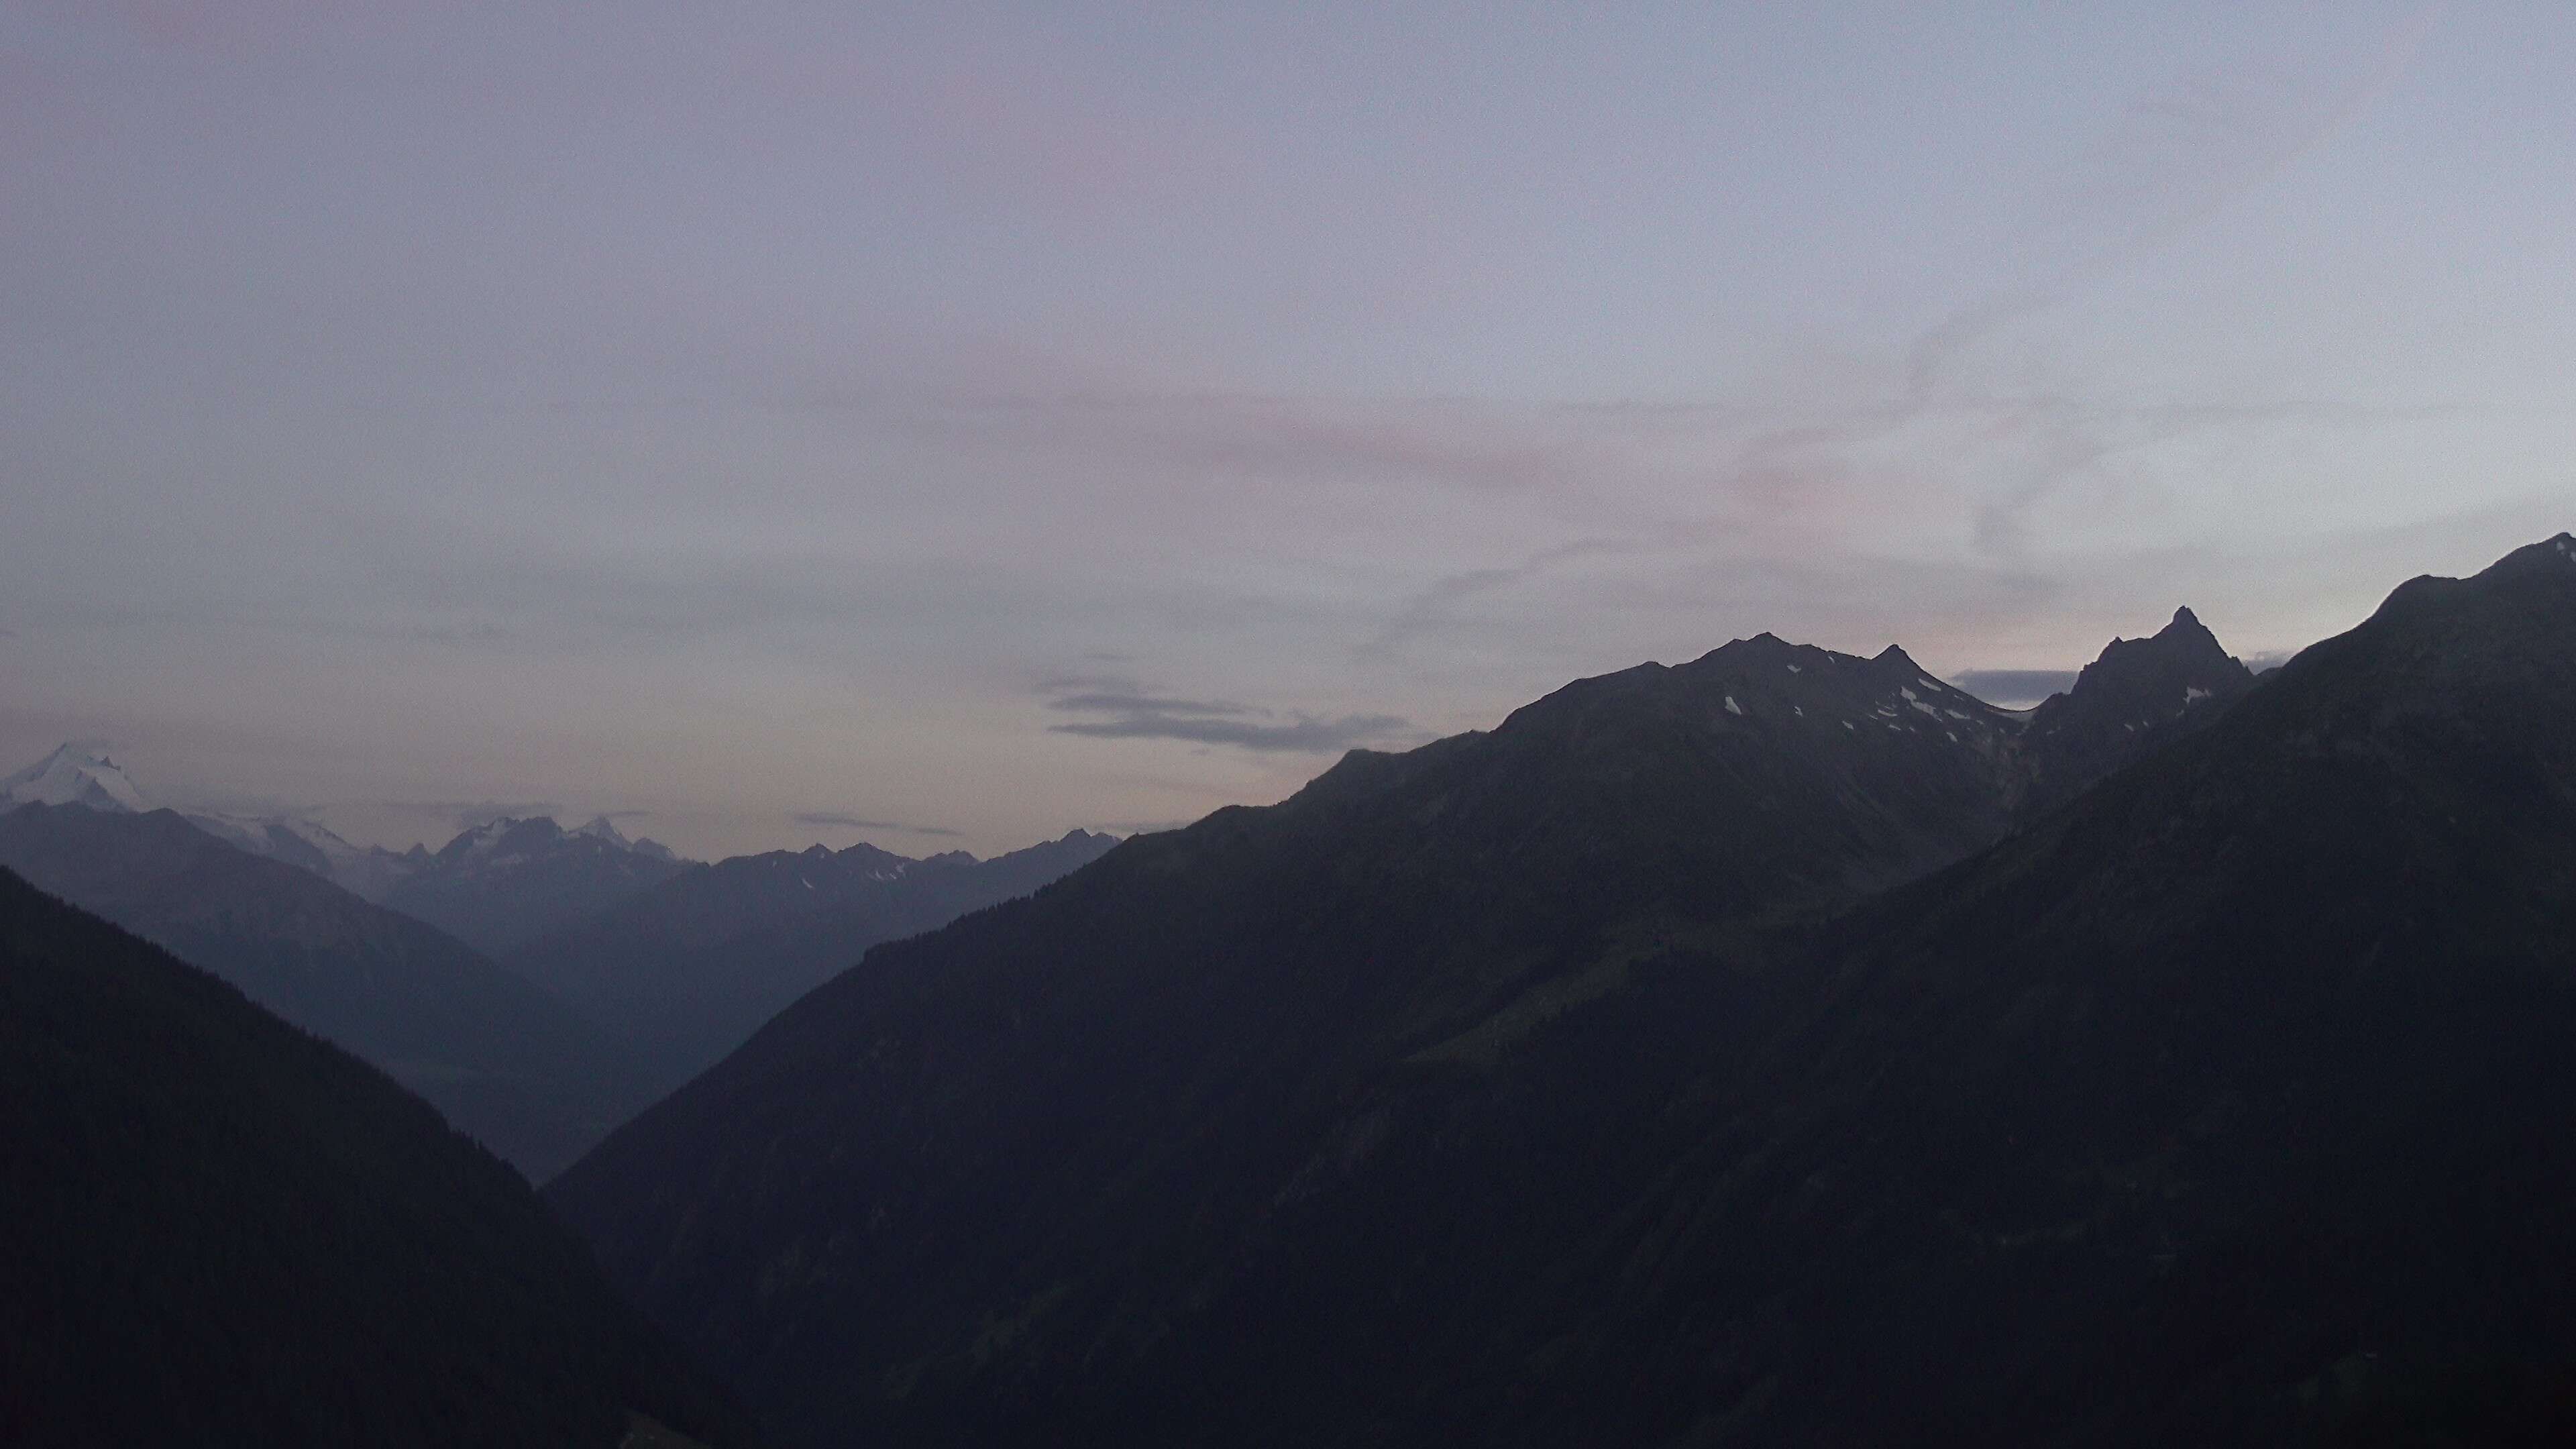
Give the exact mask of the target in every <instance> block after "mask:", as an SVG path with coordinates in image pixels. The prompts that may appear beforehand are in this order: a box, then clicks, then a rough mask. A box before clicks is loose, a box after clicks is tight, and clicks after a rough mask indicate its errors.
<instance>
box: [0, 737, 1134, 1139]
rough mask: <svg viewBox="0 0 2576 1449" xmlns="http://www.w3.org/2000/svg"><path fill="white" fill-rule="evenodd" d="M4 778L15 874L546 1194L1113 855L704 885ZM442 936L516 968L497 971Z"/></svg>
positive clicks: (710, 873)
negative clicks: (888, 964) (981, 919)
mask: <svg viewBox="0 0 2576 1449" xmlns="http://www.w3.org/2000/svg"><path fill="white" fill-rule="evenodd" d="M5 784H6V788H5V790H0V804H6V805H7V806H8V807H9V808H7V809H6V810H5V812H0V865H5V866H7V867H8V868H11V869H14V870H16V871H18V872H20V873H21V874H22V875H24V876H25V877H27V878H28V879H29V880H31V881H33V882H35V883H36V884H38V885H39V886H40V887H42V888H43V889H46V890H48V891H51V892H53V893H55V894H57V895H60V896H62V897H64V898H66V899H68V900H71V901H73V902H75V903H76V904H78V905H80V906H81V907H83V908H84V909H87V910H91V911H94V912H96V913H98V914H100V915H102V916H105V917H107V918H108V919H110V920H112V921H115V922H116V923H118V924H119V925H122V926H124V927H126V928H127V929H129V930H132V931H134V932H136V933H137V934H139V935H142V936H144V937H146V938H147V939H150V940H152V941H154V942H156V943H157V944H160V945H162V946H163V947H165V948H167V949H169V950H170V951H172V952H173V953H175V954H177V955H178V956H179V957H181V958H182V959H183V960H186V961H188V962H190V963H191V964H193V965H196V966H199V967H202V968H204V969H207V970H210V971H212V972H214V973H215V974H217V975H219V976H221V977H223V978H224V979H225V980H227V981H230V982H232V983H233V984H234V985H236V986H238V987H240V988H241V989H243V990H244V991H245V992H247V993H248V994H249V995H250V996H251V998H252V999H253V1000H255V1001H258V1002H259V1003H260V1004H261V1005H263V1006H265V1007H267V1008H269V1009H270V1010H272V1011H275V1012H276V1013H278V1014H279V1015H280V1016H282V1017H284V1018H285V1019H286V1020H288V1021H290V1022H293V1023H294V1024H296V1025H298V1026H301V1027H304V1028H305V1029H307V1030H310V1031H313V1032H316V1033H319V1034H321V1035H322V1036H324V1037H326V1038H328V1039H329V1040H331V1041H333V1042H335V1043H338V1044H339V1045H341V1046H344V1047H346V1048H348V1049H349V1050H351V1051H353V1052H355V1053H357V1054H358V1055H359V1056H361V1057H364V1058H365V1059H367V1060H368V1061H370V1062H373V1063H375V1064H376V1065H377V1066H379V1067H382V1068H383V1069H385V1070H386V1071H388V1072H390V1073H392V1074H393V1075H394V1076H395V1077H396V1078H397V1079H398V1080H400V1081H402V1082H403V1083H404V1084H405V1085H407V1086H409V1087H411V1088H412V1089H413V1090H415V1091H417V1092H419V1093H421V1094H422V1095H423V1096H425V1097H427V1098H428V1099H429V1100H430V1101H432V1102H433V1103H435V1104H436V1105H437V1106H438V1107H439V1108H440V1110H442V1111H443V1112H445V1113H446V1114H447V1115H448V1117H449V1119H450V1120H451V1121H452V1122H454V1123H455V1124H456V1125H457V1126H459V1127H460V1128H463V1129H464V1130H466V1131H467V1132H469V1133H471V1134H472V1135H474V1136H475V1137H476V1138H477V1139H478V1140H480V1141H482V1142H484V1143H485V1144H487V1145H489V1146H490V1147H491V1148H492V1149H493V1150H494V1151H496V1152H498V1153H500V1154H501V1155H502V1156H503V1157H505V1158H507V1159H508V1160H509V1161H510V1162H512V1163H514V1164H515V1165H517V1166H518V1167H520V1168H521V1169H522V1170H523V1171H525V1172H527V1173H528V1175H529V1176H530V1177H531V1178H534V1179H536V1180H538V1181H543V1180H545V1179H546V1178H547V1177H549V1176H551V1175H553V1174H554V1173H555V1172H556V1171H558V1170H560V1169H561V1168H562V1167H564V1166H565V1165H566V1164H568V1163H570V1162H571V1161H572V1160H573V1159H574V1158H575V1157H577V1156H578V1155H580V1153H581V1152H582V1151H584V1150H586V1149H587V1148H588V1147H589V1146H590V1145H592V1144H593V1143H595V1142H597V1141H598V1140H599V1138H600V1137H601V1136H603V1135H604V1134H605V1133H606V1132H607V1131H608V1129H609V1128H610V1127H612V1126H614V1125H616V1123H618V1122H620V1121H622V1120H624V1119H625V1118H626V1117H627V1116H628V1115H631V1114H632V1113H633V1112H634V1111H636V1110H637V1109H638V1108H640V1107H642V1106H643V1105H644V1104H645V1103H647V1102H649V1101H650V1100H652V1099H653V1098H654V1097H655V1096H658V1095H660V1094H661V1093H662V1092H665V1091H668V1090H669V1089H670V1088H672V1087H674V1086H677V1085H678V1084H679V1083H680V1082H682V1081H684V1080H686V1079H687V1078H688V1077H689V1076H690V1075H692V1074H694V1073H695V1072H696V1071H697V1070H699V1069H700V1068H702V1067H704V1066H705V1065H707V1064H708V1063H709V1062H712V1061H713V1060H715V1058H717V1057H718V1056H721V1055H722V1054H723V1053H724V1052H725V1051H726V1050H728V1049H730V1048H731V1047H732V1046H734V1045H735V1044H737V1043H738V1042H739V1041H741V1040H742V1039H743V1038H744V1037H747V1036H749V1035H750V1034H751V1032H752V1030H753V1029H754V1028H756V1027H757V1026H759V1025H760V1023H761V1022H762V1021H764V1020H766V1019H767V1018H768V1017H769V1016H771V1015H773V1014H775V1013H776V1011H777V1010H778V1009H779V1008H781V1007H783V1006H785V1005H786V1004H787V1003H788V1002H789V1001H792V1000H793V999H795V997H797V996H799V995H801V994H803V993H804V992H805V991H807V990H809V989H811V988H812V987H813V986H815V985H818V984H820V983H821V982H822V981H823V980H824V979H826V978H827V977H829V976H830V975H831V974H833V973H834V972H836V971H838V970H840V969H842V968H844V967H847V966H849V965H851V964H853V963H855V962H856V961H857V960H858V958H859V956H860V955H861V954H862V953H863V952H864V951H865V950H866V949H867V948H868V947H870V946H872V945H875V944H876V943H878V942H880V941H883V940H888V939H891V938H893V937H896V936H901V935H909V934H914V933H917V932H920V931H925V930H928V929H931V928H933V927H935V926H939V925H942V924H945V923H946V922H947V921H948V920H950V919H951V918H953V917H955V916H957V915H958V914H960V913H962V912H965V911H968V910H972V909H976V908H979V907H982V906H986V905H990V904H992V903H994V902H997V901H1000V900H1004V899H1007V898H1009V897H1011V896H1013V895H1019V894H1024V893H1026V892H1027V891H1029V890H1032V889H1034V888H1036V887H1037V886H1038V885H1041V884H1043V883H1045V882H1046V881H1048V880H1052V879H1054V878H1055V877H1056V876H1058V875H1061V874H1063V873H1065V872H1066V871H1069V870H1071V869H1073V868H1074V867H1076V866H1078V865H1081V864H1083V863H1084V862H1086V861H1088V860H1090V859H1091V858H1093V857H1094V856H1096V855H1097V854H1099V853H1100V852H1101V851H1103V850H1105V849H1107V848H1108V847H1109V845H1111V844H1113V843H1114V842H1112V841H1111V840H1110V839H1109V838H1107V837H1105V836H1098V835H1092V834H1089V833H1087V832H1083V831H1075V832H1072V833H1071V834H1069V835H1067V836H1066V837H1065V838H1064V839H1062V840H1059V841H1054V842H1049V843H1047V844H1044V845H1040V846H1035V847H1032V848H1030V849H1028V850H1025V851H1020V852H1016V853H1014V854H1011V855H1006V856H1002V857H999V858H997V859H994V860H991V861H978V860H977V859H976V858H975V857H973V856H971V855H968V854H966V853H964V852H962V851H956V852H950V853H948V854H945V855H940V856H935V857H932V858H931V859H929V860H925V861H915V860H910V859H907V858H905V857H902V856H896V855H892V854H888V853H886V852H882V851H878V850H876V849H875V848H874V847H871V846H857V847H853V848H851V849H849V850H846V851H842V852H839V853H838V854H835V853H833V852H829V851H825V850H823V849H822V848H821V847H819V846H818V847H816V848H815V849H814V850H812V851H807V852H804V853H802V854H793V853H789V852H778V853H775V854H773V855H768V856H747V857H740V858H737V859H734V860H728V861H724V862H721V863H718V864H715V865H701V864H697V863H694V862H689V861H683V860H680V859H679V858H678V857H676V856H675V855H673V854H672V853H671V852H670V851H668V850H667V849H665V848H663V847H661V846H659V845H657V844H655V843H654V842H652V841H650V840H629V839H628V838H626V836H625V835H624V834H622V833H621V832H620V831H618V830H617V828H616V827H615V825H614V824H613V823H612V822H610V821H608V820H607V819H605V818H601V819H597V820H593V821H592V822H591V823H590V824H588V825H585V826H581V827H578V828H575V829H569V830H567V829H565V828H563V827H562V826H560V825H558V824H557V823H556V822H554V821H553V820H551V819H544V818H536V819H508V818H505V819H497V820H493V821H489V822H486V823H484V824H482V825H479V826H475V827H473V828H470V829H468V830H465V831H463V832H461V833H460V834H458V835H457V836H456V837H455V838H454V839H452V840H451V841H449V842H448V843H447V844H446V845H445V846H444V847H442V848H441V849H439V850H437V851H435V852H432V851H430V850H427V849H426V848H423V847H417V846H416V847H414V848H413V849H411V850H409V851H405V852H399V853H398V852H394V851H390V850H385V849H383V848H381V847H368V848H363V849H362V848H360V847H356V846H353V845H351V844H349V842H347V841H345V840H343V839H341V838H340V837H339V836H337V835H335V834H333V833H332V832H330V831H329V830H327V829H326V828H324V827H322V826H320V825H318V824H316V823H314V822H311V821H309V820H305V819H302V818H298V817H292V816H266V817H243V816H227V815H210V814H204V813H198V814H189V815H184V816H183V815H181V814H179V813H177V812H175V811H170V810H156V809H153V808H152V807H151V805H150V804H149V802H148V800H147V798H146V797H145V795H144V794H143V792H142V791H141V790H140V789H138V788H137V787H136V786H135V783H134V781H133V780H132V779H131V777H130V776H128V775H127V773H126V772H125V771H124V770H123V769H122V768H121V767H119V766H118V765H117V764H116V763H115V762H114V761H113V760H111V759H109V758H108V757H107V756H105V755H103V754H100V753H97V752H95V751H91V750H86V749H83V748H80V747H78V746H73V745H66V746H64V747H62V748H61V749H59V750H56V751H55V752H54V753H53V754H52V755H50V756H48V757H47V758H46V759H45V760H43V761H40V762H38V763H37V764H36V765H34V766H32V767H30V768H28V769H26V770H23V771H20V772H19V773H18V774H16V775H13V776H10V777H9V778H8V780H7V782H5ZM352 881H357V882H359V883H362V884H369V885H370V888H369V889H367V890H363V891H361V890H356V889H352V888H351V886H350V883H351V882H352ZM433 922H435V923H437V924H433ZM442 926H448V927H458V928H461V929H462V930H463V931H465V932H470V933H471V935H472V937H473V938H474V939H475V940H479V941H482V942H486V943H499V944H500V945H503V946H508V945H511V944H513V943H520V949H519V950H517V951H516V952H515V953H514V954H513V955H512V958H511V960H510V961H509V962H508V963H507V964H506V965H505V964H495V962H494V961H493V960H492V959H491V957H490V955H489V954H488V952H487V950H485V949H479V948H478V947H477V946H476V945H474V944H471V943H470V942H469V941H468V940H465V939H460V937H459V936H458V935H457V934H453V933H451V932H450V931H449V930H447V929H442ZM548 932H551V934H550V935H549V934H545V933H548ZM531 938H539V940H532V939H531ZM540 940H541V942H542V944H540V943H539V942H540Z"/></svg>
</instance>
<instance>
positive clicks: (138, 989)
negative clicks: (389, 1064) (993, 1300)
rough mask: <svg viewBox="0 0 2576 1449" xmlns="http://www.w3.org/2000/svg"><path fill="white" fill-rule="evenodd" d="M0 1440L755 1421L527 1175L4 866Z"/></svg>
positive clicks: (453, 1437) (506, 1437)
mask: <svg viewBox="0 0 2576 1449" xmlns="http://www.w3.org/2000/svg"><path fill="white" fill-rule="evenodd" d="M0 1159H5V1160H6V1161H7V1163H8V1164H9V1168H8V1171H9V1187H8V1190H7V1191H6V1192H0V1240H5V1241H6V1242H8V1243H9V1244H10V1248H9V1251H7V1252H5V1253H0V1305H5V1311H0V1440H5V1441H6V1442H8V1443H10V1444H12V1445H23V1446H27V1449H53V1446H64V1449H87V1446H93V1445H101V1444H177V1443H193V1444H370V1445H387V1446H398V1445H418V1446H421V1449H450V1446H454V1445H459V1444H478V1445H495V1446H499V1445H528V1446H531V1449H534V1446H546V1449H555V1446H562V1445H594V1446H597V1449H610V1446H613V1445H616V1444H618V1443H619V1442H620V1440H621V1437H622V1436H623V1435H624V1434H625V1432H626V1431H627V1428H628V1425H629V1423H630V1416H631V1415H633V1414H635V1413H637V1412H641V1413H644V1414H649V1415H650V1416H652V1417H653V1418H654V1419H656V1420H659V1421H661V1422H664V1423H669V1424H672V1425H676V1426H679V1427H682V1428H684V1429H686V1430H687V1431H688V1432H689V1433H690V1434H692V1435H693V1436H696V1437H698V1438H700V1439H702V1440H704V1441H706V1442H708V1443H711V1444H716V1445H739V1444H748V1443H751V1442H753V1434H752V1432H751V1430H750V1428H749V1427H748V1423H747V1421H746V1420H745V1419H744V1418H743V1416H742V1415H741V1413H740V1411H739V1410H738V1409H736V1408H735V1407H734V1406H733V1405H732V1404H731V1402H730V1401H729V1398H728V1396H727V1395H726V1394H724V1393H723V1392H722V1391H721V1390H719V1389H717V1388H716V1387H715V1386H714V1385H713V1384H712V1382H711V1381H710V1380H708V1379H707V1378H706V1376H704V1375H703V1374H701V1373H699V1372H698V1371H696V1370H695V1369H694V1368H692V1367H690V1366H689V1365H688V1364H687V1363H686V1362H685V1361H684V1360H683V1359H682V1358H681V1357H680V1356H679V1354H678V1353H677V1352H676V1351H675V1350H674V1349H672V1348H671V1347H670V1346H669V1345H668V1344H667V1343H666V1342H664V1340H663V1339H662V1337H661V1336H660V1335H659V1334H658V1333H656V1332H655V1331H653V1330H652V1329H650V1328H649V1327H647V1326H646V1325H645V1323H644V1322H643V1320H642V1318H641V1317H640V1316H639V1315H637V1314H636V1313H635V1312H634V1310H632V1309H631V1308H629V1307H627V1306H626V1305H625V1304H624V1303H623V1302H621V1301H620V1300H619V1299H618V1298H617V1296H616V1295H615V1293H614V1292H612V1291H611V1289H610V1288H609V1286H608V1284H607V1283H606V1281H604V1280H603V1279H602V1278H601V1276H600V1274H599V1271H598V1268H597V1267H596V1265H595V1264H594V1263H593V1262H592V1261H591V1259H590V1256H589V1254H588V1253H587V1252H586V1251H584V1249H583V1247H582V1245H581V1244H580V1243H579V1242H578V1241H577V1240H575V1239H574V1238H573V1237H572V1236H571V1235H570V1234H569V1233H568V1232H566V1231H565V1230H564V1229H563V1228H562V1227H561V1226H560V1225H559V1224H558V1223H557V1222H555V1220H554V1219H553V1218H552V1216H551V1215H550V1214H548V1213H547V1212H546V1210H545V1209H544V1207H543V1205H542V1204H541V1203H539V1202H538V1200H537V1199H536V1197H535V1195H534V1194H533V1193H532V1192H531V1191H530V1190H529V1188H528V1186H527V1184H526V1183H525V1182H523V1181H521V1180H520V1178H519V1176H518V1174H516V1173H514V1172H512V1171H511V1170H510V1169H509V1168H508V1167H506V1166H504V1165H503V1164H502V1163H501V1162H500V1161H499V1159H497V1158H494V1157H492V1156H491V1155H490V1154H488V1153H486V1152H484V1151H483V1150H482V1149H480V1148H478V1147H476V1146H475V1145H474V1144H473V1143H471V1142H469V1141H467V1140H466V1139H465V1138H463V1137H461V1136H458V1135H457V1134H456V1133H454V1132H452V1131H450V1130H449V1129H448V1127H447V1126H446V1124H445V1123H443V1122H441V1121H440V1120H439V1116H438V1114H437V1113H436V1112H435V1111H433V1110H431V1109H430V1107H429V1106H428V1105H427V1104H426V1103H424V1102H422V1101H420V1100H419V1099H418V1098H416V1097H413V1096H412V1095H410V1094H409V1093H407V1092H405V1091H403V1090H402V1089H401V1088H400V1087H398V1086H396V1085H395V1084H394V1082H393V1081H392V1080H391V1079H390V1078H388V1077H386V1076H385V1075H383V1074H382V1073H380V1072H378V1071H377V1070H375V1069H374V1068H372V1067H369V1066H366V1065H364V1064H363V1063H361V1062H359V1061H358V1060H357V1059H355V1058H353V1057H351V1056H349V1055H347V1054H346V1053H344V1052H342V1051H340V1050H339V1049H338V1048H336V1047H332V1046H329V1045H327V1044H325V1043H324V1042H322V1041H320V1040H318V1039H316V1038H315V1037H312V1036H309V1035H307V1034H305V1033H304V1032H301V1031H298V1030H296V1029H295V1028H293V1027H290V1026H288V1025H286V1024H285V1023H283V1022H280V1021H278V1020H277V1019H276V1018H275V1017H272V1016H270V1015H268V1014H267V1013H266V1012H264V1011H261V1010H260V1009H258V1008H257V1007H255V1006H253V1005H251V1004H250V1003H249V1002H248V1001H247V1000H245V999H244V998H243V997H242V995H241V993H240V992H239V991H237V990H235V989H234V988H232V987H231V986H228V985H226V984H224V983H223V982H220V981H218V980H216V979H215V978H214V977H212V976H209V975H206V974H205V973H203V972H200V971H198V970H196V969H194V968H191V967H188V966H185V965H183V964H181V963H180V962H178V961H177V960H175V959H173V958H172V957H171V956H170V955H168V954H167V953H166V952H164V951H162V950H161V949H159V948H157V947H154V946H152V945H149V944H147V943H145V942H143V941H141V940H139V939H137V938H135V937H133V936H130V935H128V934H126V933H125V932H122V931H119V930H117V929H116V928H115V927H113V926H110V925H108V924H107V923H105V922H103V921H100V920H98V919H96V918H95V917H92V916H88V915H85V914H83V913H81V912H79V911H77V910H74V909H73V908H71V907H69V906H67V905H64V904H62V903H61V902H59V901H56V900H54V899H51V898H49V897H47V896H45V895H43V894H42V893H40V892H38V891H37V890H35V889H34V888H33V887H30V886H29V885H27V884H26V883H25V882H23V881H22V880H20V879H19V878H17V877H16V876H14V875H11V874H9V873H7V872H5V871H0Z"/></svg>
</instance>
